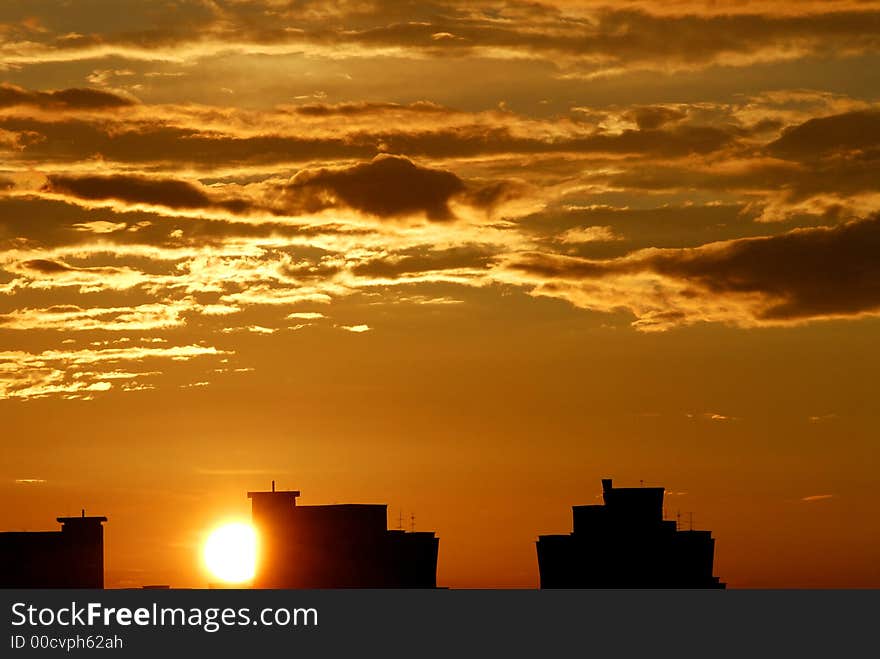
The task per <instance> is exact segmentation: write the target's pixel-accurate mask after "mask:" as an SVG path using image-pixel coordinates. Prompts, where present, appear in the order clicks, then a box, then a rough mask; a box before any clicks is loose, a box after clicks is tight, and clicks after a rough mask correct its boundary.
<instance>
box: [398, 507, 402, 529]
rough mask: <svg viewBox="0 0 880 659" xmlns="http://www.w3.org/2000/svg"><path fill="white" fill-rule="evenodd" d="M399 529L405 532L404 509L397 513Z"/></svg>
mask: <svg viewBox="0 0 880 659" xmlns="http://www.w3.org/2000/svg"><path fill="white" fill-rule="evenodd" d="M397 529H398V530H399V531H403V508H401V509H400V510H398V511H397Z"/></svg>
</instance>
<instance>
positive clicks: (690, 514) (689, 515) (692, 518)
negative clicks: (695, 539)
mask: <svg viewBox="0 0 880 659" xmlns="http://www.w3.org/2000/svg"><path fill="white" fill-rule="evenodd" d="M688 519H689V521H690V525H691V531H693V530H694V513H693V512H689V513H688Z"/></svg>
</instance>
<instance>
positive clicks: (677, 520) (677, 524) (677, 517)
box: [675, 510, 681, 531]
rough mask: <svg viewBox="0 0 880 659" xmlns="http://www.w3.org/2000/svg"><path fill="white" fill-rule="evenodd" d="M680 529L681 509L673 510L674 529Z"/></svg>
mask: <svg viewBox="0 0 880 659" xmlns="http://www.w3.org/2000/svg"><path fill="white" fill-rule="evenodd" d="M680 529H681V511H680V510H676V511H675V530H676V531H679V530H680Z"/></svg>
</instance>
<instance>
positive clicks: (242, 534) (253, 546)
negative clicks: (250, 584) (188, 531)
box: [203, 522, 257, 584]
mask: <svg viewBox="0 0 880 659" xmlns="http://www.w3.org/2000/svg"><path fill="white" fill-rule="evenodd" d="M203 556H204V559H205V565H206V566H207V568H208V571H209V572H210V573H211V574H212V575H213V576H214V577H216V578H217V579H219V580H221V581H224V582H226V583H232V584H236V583H244V582H246V581H250V580H251V579H253V578H254V572H255V570H256V566H257V532H256V531H255V530H254V527H253V526H251V525H250V524H246V523H244V522H230V523H229V524H224V525H223V526H219V527H217V528H216V529H214V530H213V531H211V534H210V535H209V536H208V539H207V540H206V541H205V548H204V553H203Z"/></svg>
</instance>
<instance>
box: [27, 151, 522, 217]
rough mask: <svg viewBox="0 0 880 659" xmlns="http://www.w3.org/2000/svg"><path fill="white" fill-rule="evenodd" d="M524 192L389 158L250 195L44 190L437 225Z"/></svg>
mask: <svg viewBox="0 0 880 659" xmlns="http://www.w3.org/2000/svg"><path fill="white" fill-rule="evenodd" d="M522 190H523V186H522V184H518V183H512V182H506V181H486V182H483V181H464V180H462V179H461V178H459V177H458V176H457V175H456V174H454V173H453V172H450V171H447V170H443V169H433V168H430V167H422V166H420V165H417V164H415V163H414V162H412V161H411V160H409V159H408V158H403V157H399V156H386V155H382V156H377V157H376V158H374V159H373V160H371V161H369V162H365V163H359V164H356V165H351V166H349V167H338V168H332V169H331V168H318V169H303V170H301V171H300V172H298V173H297V174H296V175H295V176H294V177H293V178H291V179H290V181H289V182H287V183H285V184H278V183H266V184H265V185H261V184H257V188H256V192H255V193H254V196H252V197H247V198H246V197H242V196H241V195H240V194H236V193H235V192H233V193H226V192H224V191H223V189H222V188H220V189H217V190H215V189H213V188H207V187H205V186H202V185H201V184H198V183H194V182H189V181H182V180H177V179H170V178H158V177H156V178H152V177H148V176H134V175H127V174H118V175H112V176H67V175H61V174H51V175H49V176H48V177H47V181H46V184H45V185H44V186H43V188H42V192H48V193H54V194H60V195H65V196H69V197H73V198H75V199H79V200H86V201H119V202H122V203H124V204H127V205H151V206H163V207H166V208H169V209H172V210H178V211H199V210H221V211H225V212H227V213H231V214H234V215H245V214H248V213H252V212H262V213H264V214H270V215H276V216H297V215H302V214H314V213H320V212H322V211H325V210H329V209H334V208H348V209H351V210H354V211H357V212H359V213H362V214H365V215H371V216H373V217H377V218H395V217H404V216H408V215H424V216H425V217H426V218H427V219H428V220H431V221H435V222H442V221H449V220H453V219H455V215H454V213H453V211H452V208H451V207H450V203H451V202H452V201H453V200H458V201H460V202H461V203H463V204H466V205H468V206H470V207H472V208H475V209H478V210H480V211H483V212H486V213H489V212H491V211H493V210H494V209H495V208H496V207H497V206H499V205H500V204H503V203H504V202H506V201H510V200H512V199H515V198H516V197H517V196H518V195H519V194H521V192H522Z"/></svg>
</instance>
